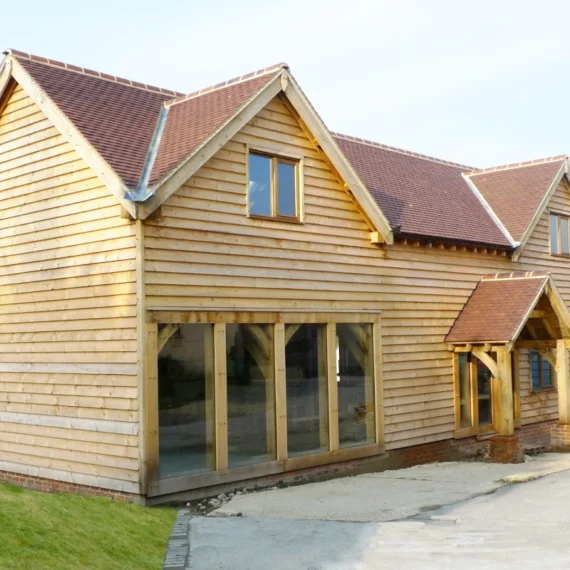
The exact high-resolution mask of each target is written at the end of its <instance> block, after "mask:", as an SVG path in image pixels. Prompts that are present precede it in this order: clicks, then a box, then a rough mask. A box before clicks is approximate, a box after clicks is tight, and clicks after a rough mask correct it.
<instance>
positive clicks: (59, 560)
mask: <svg viewBox="0 0 570 570" xmlns="http://www.w3.org/2000/svg"><path fill="white" fill-rule="evenodd" d="M175 518H176V511H175V510H174V509H168V508H148V507H146V508H145V507H138V506H136V505H131V504H126V503H120V502H116V501H111V500H109V499H103V498H96V497H81V496H79V495H72V494H48V493H40V492H37V491H28V490H26V489H21V488H20V487H14V486H12V485H0V568H1V569H2V570H16V569H17V570H20V569H21V570H24V569H25V570H51V569H53V570H68V569H69V570H80V569H83V568H87V569H89V570H119V569H120V570H130V569H132V570H145V569H153V570H154V569H158V570H160V569H161V568H162V562H163V558H164V552H165V549H166V542H167V540H168V537H169V536H170V532H171V530H172V525H173V524H174V520H175Z"/></svg>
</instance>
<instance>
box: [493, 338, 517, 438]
mask: <svg viewBox="0 0 570 570" xmlns="http://www.w3.org/2000/svg"><path fill="white" fill-rule="evenodd" d="M497 368H498V369H499V377H498V378H497V383H498V386H497V396H498V405H497V407H496V410H497V416H498V417H497V420H496V426H495V427H496V429H497V433H498V434H499V435H503V436H510V435H514V433H515V417H514V409H513V371H512V366H511V353H510V352H508V351H507V349H506V348H504V347H500V348H497Z"/></svg>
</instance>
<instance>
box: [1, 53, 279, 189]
mask: <svg viewBox="0 0 570 570" xmlns="http://www.w3.org/2000/svg"><path fill="white" fill-rule="evenodd" d="M8 53H10V54H11V55H12V56H14V57H15V58H16V59H17V61H18V62H19V63H20V65H22V67H23V68H24V69H25V70H26V71H27V72H28V73H29V74H30V76H31V77H32V78H33V79H34V80H35V81H36V83H38V85H39V86H40V87H41V88H42V89H43V90H44V91H45V92H46V93H47V95H48V97H49V98H50V99H51V100H52V101H53V102H54V103H55V105H57V106H58V107H59V109H60V110H61V111H62V112H63V113H64V114H65V115H66V116H67V118H68V119H69V120H70V121H71V122H72V123H73V124H74V125H75V127H76V128H77V130H78V131H79V132H80V133H81V134H82V135H83V136H84V137H85V138H86V139H87V141H89V143H90V144H91V145H92V146H93V147H94V148H95V150H97V152H98V153H99V154H100V155H101V157H102V158H103V159H104V160H105V161H106V162H107V164H108V165H109V166H110V167H111V168H112V169H113V170H114V171H115V172H116V173H117V175H118V176H119V178H121V180H122V181H123V182H124V184H125V185H126V186H128V187H130V188H135V187H137V185H138V184H139V181H140V180H141V176H142V173H143V169H144V168H145V165H146V164H147V161H148V158H149V156H152V157H153V159H154V163H153V164H152V165H151V166H152V170H151V175H150V183H153V182H156V181H158V180H159V179H161V178H162V177H164V176H165V175H166V174H168V172H170V171H171V170H172V169H173V168H175V167H176V166H177V165H178V164H179V163H180V162H181V161H182V160H183V159H184V158H186V157H187V156H188V155H189V154H191V153H192V152H193V151H194V150H195V149H196V148H197V147H198V146H199V145H200V144H201V143H202V142H204V141H205V140H207V139H208V138H209V136H210V135H211V134H213V133H214V132H216V131H217V130H218V129H219V128H220V127H221V126H223V125H224V124H225V123H226V121H228V120H229V119H230V118H231V117H233V116H234V115H235V114H236V113H237V112H238V111H239V110H240V108H241V107H243V106H244V105H245V104H246V103H247V102H248V101H249V100H250V99H251V98H252V97H254V96H255V95H256V94H257V93H258V92H259V91H260V90H261V89H263V87H264V86H266V85H267V84H268V83H269V82H270V81H271V80H272V79H273V78H275V77H276V76H277V75H278V74H279V72H280V71H281V70H282V69H284V68H287V66H286V65H285V64H278V65H275V66H272V67H270V68H267V69H263V70H261V71H259V72H254V73H251V74H248V75H244V76H242V77H238V78H236V79H233V80H230V81H227V82H225V83H222V84H219V85H216V86H214V87H210V88H208V89H203V90H201V91H198V92H196V93H192V94H190V95H183V94H182V93H178V92H175V91H169V90H165V89H161V88H159V87H151V86H148V85H145V84H142V83H136V82H133V81H129V80H128V79H121V78H117V77H113V76H111V75H106V74H102V73H99V72H96V71H92V70H88V69H83V68H81V67H77V66H73V65H69V64H65V63H62V62H58V61H53V60H48V59H46V58H41V57H38V56H33V55H29V54H26V53H23V52H18V51H15V50H10V51H9V52H8ZM165 108H167V109H168V113H167V115H166V123H165V125H164V130H163V133H162V137H161V139H160V143H159V146H158V148H157V151H156V153H154V154H153V153H152V152H150V151H151V150H152V149H151V143H152V142H153V138H154V135H155V131H156V129H157V125H158V120H159V117H160V115H161V112H162V111H163V110H164V109H165ZM147 167H148V165H147Z"/></svg>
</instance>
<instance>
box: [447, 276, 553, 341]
mask: <svg viewBox="0 0 570 570" xmlns="http://www.w3.org/2000/svg"><path fill="white" fill-rule="evenodd" d="M511 275H512V277H511ZM548 279H549V277H548V275H545V274H542V275H540V274H538V275H537V274H532V272H531V273H529V274H523V275H522V276H518V275H517V274H510V275H509V274H507V275H506V276H505V274H499V275H496V276H494V277H492V276H489V277H484V278H483V279H482V280H481V281H480V282H479V283H478V284H477V286H476V287H475V289H474V291H473V293H472V294H471V297H469V299H468V301H467V302H466V303H465V305H464V307H463V309H462V311H461V313H459V316H458V317H457V320H456V321H455V323H454V324H453V326H452V327H451V329H450V331H449V333H448V335H447V336H446V337H445V342H449V343H483V342H504V343H507V342H510V341H511V340H514V336H515V334H516V332H517V330H518V329H519V327H520V325H521V323H522V322H523V320H524V319H525V317H526V316H527V315H528V312H529V311H530V310H531V308H532V306H533V304H534V302H535V300H536V298H537V296H538V295H539V293H540V292H541V291H542V290H543V288H544V285H545V283H546V281H548Z"/></svg>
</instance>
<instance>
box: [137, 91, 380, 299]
mask: <svg viewBox="0 0 570 570" xmlns="http://www.w3.org/2000/svg"><path fill="white" fill-rule="evenodd" d="M246 144H251V145H257V146H261V147H262V148H265V149H270V150H271V149H272V150H274V151H275V152H276V153H277V154H279V153H285V154H294V155H303V156H304V157H305V160H304V173H305V223H304V224H290V223H284V222H274V221H270V220H253V219H249V218H247V216H246V186H247V183H246ZM161 210H162V211H161V218H159V219H156V220H154V221H153V220H151V221H149V222H148V223H147V224H146V233H145V247H146V249H145V258H146V275H147V278H146V279H147V280H146V284H147V306H149V307H152V306H162V307H167V306H178V307H180V306H187V307H204V308H207V307H227V308H234V307H256V308H268V309H275V308H283V309H285V308H307V310H310V309H312V308H320V309H331V310H333V309H343V308H354V307H359V308H362V309H373V308H377V306H378V303H379V301H380V296H381V295H380V293H381V288H380V287H381V284H382V278H381V276H380V273H381V272H380V271H379V268H380V267H381V264H382V259H381V255H380V252H379V251H377V249H376V246H373V245H371V244H370V240H369V231H370V230H369V228H368V226H367V224H366V223H365V221H364V220H363V219H362V216H361V215H360V214H359V212H358V210H357V208H356V207H355V205H354V204H353V203H352V201H351V200H350V198H349V196H348V195H347V194H346V192H345V191H344V190H343V189H342V188H341V186H340V184H339V182H338V181H337V180H336V179H335V177H334V176H333V174H332V173H331V172H330V170H329V168H328V167H327V165H326V164H325V162H324V161H323V160H322V159H321V158H320V156H319V154H318V153H317V151H316V150H315V147H314V146H313V144H312V143H311V142H310V141H309V140H308V138H307V137H306V136H305V134H304V133H303V131H302V129H301V128H300V126H299V125H298V123H297V122H296V121H295V119H294V118H293V117H292V116H291V114H290V113H289V111H288V109H287V108H286V107H285V105H284V104H283V103H282V102H281V101H280V100H279V99H275V100H274V101H272V102H271V103H270V104H269V105H268V106H267V107H266V108H265V109H264V110H263V111H261V112H260V114H259V115H258V117H256V118H255V119H253V120H252V121H251V122H250V123H249V124H248V125H246V126H245V127H244V129H243V130H242V131H241V132H240V133H239V134H238V135H237V136H236V137H235V138H234V139H233V140H232V141H230V142H229V143H228V144H226V145H225V147H224V148H223V149H222V150H220V151H219V152H218V153H217V155H216V156H215V157H214V158H213V159H211V160H210V161H209V162H208V163H207V164H206V165H205V166H204V167H203V168H201V169H200V171H199V172H198V173H197V174H196V175H195V176H194V177H192V178H191V179H190V180H189V181H188V183H187V184H186V185H185V186H184V187H183V188H181V189H180V190H179V191H178V192H176V193H175V194H174V195H173V196H172V197H171V198H170V199H169V200H168V201H167V202H166V203H165V204H164V205H163V206H162V209H161Z"/></svg>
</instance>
